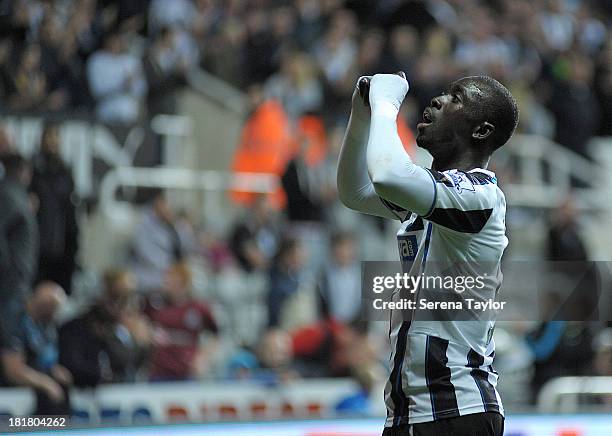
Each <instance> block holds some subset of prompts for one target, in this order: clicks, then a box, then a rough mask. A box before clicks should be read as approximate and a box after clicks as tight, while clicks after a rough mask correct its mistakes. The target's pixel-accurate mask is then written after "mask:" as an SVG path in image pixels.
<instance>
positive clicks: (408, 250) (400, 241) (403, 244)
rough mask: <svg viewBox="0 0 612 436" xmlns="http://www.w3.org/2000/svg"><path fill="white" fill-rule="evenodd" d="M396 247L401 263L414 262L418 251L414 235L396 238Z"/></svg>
mask: <svg viewBox="0 0 612 436" xmlns="http://www.w3.org/2000/svg"><path fill="white" fill-rule="evenodd" d="M397 245H398V248H399V252H400V257H401V259H402V260H403V261H404V260H410V261H412V260H414V258H415V257H416V254H417V250H418V249H419V247H418V244H417V238H416V235H406V236H398V238H397Z"/></svg>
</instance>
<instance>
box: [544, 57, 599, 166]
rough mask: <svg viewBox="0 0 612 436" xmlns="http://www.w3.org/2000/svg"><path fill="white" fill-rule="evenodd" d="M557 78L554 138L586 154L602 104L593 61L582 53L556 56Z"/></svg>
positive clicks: (552, 101)
mask: <svg viewBox="0 0 612 436" xmlns="http://www.w3.org/2000/svg"><path fill="white" fill-rule="evenodd" d="M554 67H555V70H556V72H557V80H555V81H554V87H553V94H552V96H551V99H550V102H549V107H550V110H551V112H552V113H553V115H554V116H555V121H556V124H555V125H556V131H555V141H557V142H558V143H559V144H562V145H564V146H566V147H567V148H569V149H570V150H573V151H575V152H576V153H579V154H582V155H584V156H586V157H588V156H589V153H588V149H587V145H588V144H587V143H588V140H589V138H591V137H592V136H593V134H594V133H595V131H596V129H597V125H598V121H599V107H598V104H597V100H596V98H595V95H594V94H593V91H592V89H591V88H592V83H593V62H592V61H591V59H590V58H588V57H586V56H584V55H582V54H579V53H571V52H570V53H568V54H567V55H564V56H560V57H558V58H557V59H555V64H554Z"/></svg>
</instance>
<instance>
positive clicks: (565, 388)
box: [537, 377, 612, 413]
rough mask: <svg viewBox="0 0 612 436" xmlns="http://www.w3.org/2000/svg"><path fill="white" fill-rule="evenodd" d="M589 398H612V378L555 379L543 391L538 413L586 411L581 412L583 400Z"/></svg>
mask: <svg viewBox="0 0 612 436" xmlns="http://www.w3.org/2000/svg"><path fill="white" fill-rule="evenodd" d="M589 396H591V397H594V396H610V397H612V377H559V378H555V379H553V380H551V381H549V382H548V383H546V384H545V385H544V387H543V388H542V389H541V391H540V393H539V395H538V401H537V407H538V411H540V412H542V413H554V412H560V413H577V412H580V411H584V410H581V409H584V408H585V406H584V404H581V400H584V398H585V397H589ZM591 407H592V406H591ZM609 407H610V406H608V408H609Z"/></svg>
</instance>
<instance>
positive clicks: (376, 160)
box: [366, 74, 436, 216]
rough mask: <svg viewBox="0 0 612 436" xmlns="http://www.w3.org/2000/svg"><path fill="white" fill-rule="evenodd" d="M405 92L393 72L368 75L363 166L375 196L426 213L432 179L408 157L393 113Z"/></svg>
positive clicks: (429, 207)
mask: <svg viewBox="0 0 612 436" xmlns="http://www.w3.org/2000/svg"><path fill="white" fill-rule="evenodd" d="M407 92H408V82H407V81H406V79H405V78H403V77H401V76H399V75H397V74H377V75H375V76H374V77H373V78H372V81H371V82H370V96H369V97H370V105H371V112H372V114H371V123H370V132H369V139H368V146H367V155H366V156H367V158H366V162H367V169H368V173H369V176H370V177H369V178H370V180H371V181H372V186H373V188H374V191H375V193H376V195H377V196H378V197H380V198H382V199H384V200H386V201H387V202H389V203H391V204H392V205H394V206H396V207H399V208H401V209H405V210H410V211H412V212H415V213H417V214H418V215H421V216H427V215H428V214H429V213H430V212H431V210H432V208H433V206H434V201H435V196H436V194H435V193H436V187H435V181H434V179H433V176H432V175H431V173H430V172H429V171H428V170H426V169H425V168H422V167H419V166H418V165H415V164H414V163H413V162H412V161H411V160H410V157H409V156H408V154H407V153H406V152H405V150H404V147H403V146H402V141H401V140H400V138H399V135H398V134H397V124H396V119H397V114H398V112H399V108H400V106H401V104H402V101H403V100H404V97H405V96H406V93H407Z"/></svg>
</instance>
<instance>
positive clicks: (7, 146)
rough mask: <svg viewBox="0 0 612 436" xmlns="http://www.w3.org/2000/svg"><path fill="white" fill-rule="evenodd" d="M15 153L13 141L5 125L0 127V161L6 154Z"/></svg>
mask: <svg viewBox="0 0 612 436" xmlns="http://www.w3.org/2000/svg"><path fill="white" fill-rule="evenodd" d="M11 153H15V150H14V146H13V141H11V137H10V135H9V133H8V131H7V129H6V126H5V125H0V160H1V159H2V158H3V157H4V156H5V155H7V154H11Z"/></svg>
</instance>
